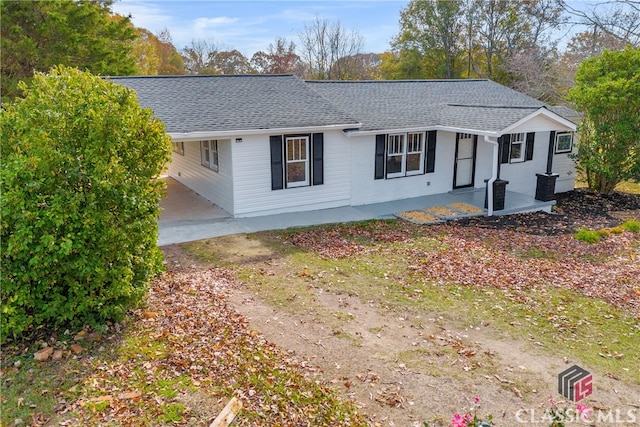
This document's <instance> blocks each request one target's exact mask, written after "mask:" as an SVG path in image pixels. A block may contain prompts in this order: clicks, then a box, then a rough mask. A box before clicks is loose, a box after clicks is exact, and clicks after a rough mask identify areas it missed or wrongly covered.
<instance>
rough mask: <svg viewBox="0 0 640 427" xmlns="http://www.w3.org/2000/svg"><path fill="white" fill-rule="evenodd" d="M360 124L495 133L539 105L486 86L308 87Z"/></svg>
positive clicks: (353, 83)
mask: <svg viewBox="0 0 640 427" xmlns="http://www.w3.org/2000/svg"><path fill="white" fill-rule="evenodd" d="M307 84H309V86H310V87H311V88H312V89H314V90H315V91H316V92H317V93H319V94H320V95H322V96H324V97H325V98H327V99H328V100H329V101H331V102H332V103H333V104H335V105H336V106H337V107H338V108H340V109H342V110H344V111H348V112H349V113H350V114H352V115H353V116H354V117H356V118H358V119H359V120H360V122H362V124H363V126H362V128H361V130H363V131H364V130H378V129H402V128H411V127H423V126H424V127H428V126H437V125H440V126H450V127H457V128H463V129H477V130H485V131H500V130H502V129H504V128H506V127H507V126H509V125H511V124H513V123H515V122H517V121H518V120H520V119H522V118H524V117H526V116H528V115H530V114H531V113H533V112H535V111H536V110H538V109H539V108H540V107H547V105H546V104H545V103H543V102H541V101H538V100H536V99H534V98H531V97H529V96H527V95H525V94H523V93H520V92H517V91H515V90H512V89H509V88H507V87H505V86H502V85H500V84H498V83H495V82H492V81H490V80H395V81H349V82H344V81H343V82H340V81H332V82H327V81H309V82H307Z"/></svg>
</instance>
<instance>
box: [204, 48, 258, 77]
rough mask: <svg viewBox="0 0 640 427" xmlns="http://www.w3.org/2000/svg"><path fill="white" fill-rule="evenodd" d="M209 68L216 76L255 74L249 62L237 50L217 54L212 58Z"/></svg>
mask: <svg viewBox="0 0 640 427" xmlns="http://www.w3.org/2000/svg"><path fill="white" fill-rule="evenodd" d="M209 67H210V68H212V69H213V70H214V72H215V73H216V74H251V73H253V72H254V70H253V68H252V67H251V64H249V60H248V59H247V58H246V57H245V56H244V55H243V54H242V53H240V51H238V50H236V49H233V50H229V51H223V52H217V53H216V54H215V55H214V56H213V57H212V58H211V61H210V63H209Z"/></svg>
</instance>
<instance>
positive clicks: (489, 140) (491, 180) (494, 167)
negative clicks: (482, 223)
mask: <svg viewBox="0 0 640 427" xmlns="http://www.w3.org/2000/svg"><path fill="white" fill-rule="evenodd" d="M484 141H485V142H486V143H488V144H491V145H493V154H492V156H491V157H492V158H493V161H492V162H491V164H492V166H491V178H489V181H487V214H488V215H489V216H493V183H494V182H496V179H498V149H499V144H498V140H497V139H495V138H493V139H492V138H491V137H489V136H487V135H485V136H484Z"/></svg>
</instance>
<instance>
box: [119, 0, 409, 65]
mask: <svg viewBox="0 0 640 427" xmlns="http://www.w3.org/2000/svg"><path fill="white" fill-rule="evenodd" d="M408 3H409V0H391V1H388V0H385V1H376V0H325V1H316V0H306V1H305V0H288V1H287V0H285V1H267V0H257V1H244V0H237V1H222V0H199V1H170V0H120V1H117V2H116V3H114V4H113V6H112V10H113V11H114V12H115V13H119V14H121V15H125V16H126V15H129V14H130V15H131V17H132V21H133V24H134V25H135V26H136V27H142V28H146V29H147V30H149V31H151V32H152V33H154V34H156V33H158V32H159V31H160V30H162V29H164V28H167V29H168V30H169V33H171V37H172V39H173V44H174V46H175V47H176V49H178V50H181V49H182V48H184V47H185V46H188V45H190V44H191V41H192V40H194V39H206V40H209V41H212V42H214V43H215V44H216V46H218V47H219V48H221V49H222V50H232V49H237V50H239V51H240V52H241V53H242V54H243V55H245V56H246V57H247V58H251V56H252V55H253V54H254V53H255V52H257V51H260V50H262V51H266V50H267V49H268V47H269V44H274V45H275V40H276V39H277V38H279V37H284V38H286V39H287V40H288V41H293V42H294V43H296V45H298V46H299V45H300V43H299V40H298V34H300V33H301V32H302V31H303V30H304V27H305V24H307V25H309V24H310V23H311V22H312V21H313V20H314V19H315V18H316V16H318V17H320V18H321V19H327V20H328V21H329V22H331V23H333V22H336V21H339V22H340V23H341V25H342V27H343V28H345V29H347V30H357V31H358V32H359V33H360V35H361V36H362V38H363V39H364V48H363V52H375V53H381V52H384V51H386V50H389V48H390V42H391V40H392V38H393V37H394V36H395V35H397V33H398V31H399V24H398V22H399V18H400V11H401V10H402V9H404V8H405V7H406V6H407V5H408Z"/></svg>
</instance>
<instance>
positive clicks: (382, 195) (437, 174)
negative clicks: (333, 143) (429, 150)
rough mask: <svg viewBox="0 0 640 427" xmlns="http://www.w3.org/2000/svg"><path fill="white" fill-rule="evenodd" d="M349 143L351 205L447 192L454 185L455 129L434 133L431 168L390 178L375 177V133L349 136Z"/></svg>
mask: <svg viewBox="0 0 640 427" xmlns="http://www.w3.org/2000/svg"><path fill="white" fill-rule="evenodd" d="M349 143H350V144H351V159H352V160H351V162H352V168H351V182H352V184H351V185H352V192H351V204H352V205H354V206H357V205H366V204H370V203H378V202H387V201H391V200H402V199H407V198H411V197H420V196H426V195H430V194H439V193H446V192H447V191H450V190H451V189H452V188H453V160H454V155H455V143H456V135H455V133H451V132H441V131H439V132H438V133H437V136H436V160H435V161H436V163H435V171H434V172H432V173H427V174H423V175H414V176H407V177H401V178H393V179H374V172H375V148H376V138H375V135H368V136H363V137H352V138H350V139H349Z"/></svg>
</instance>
